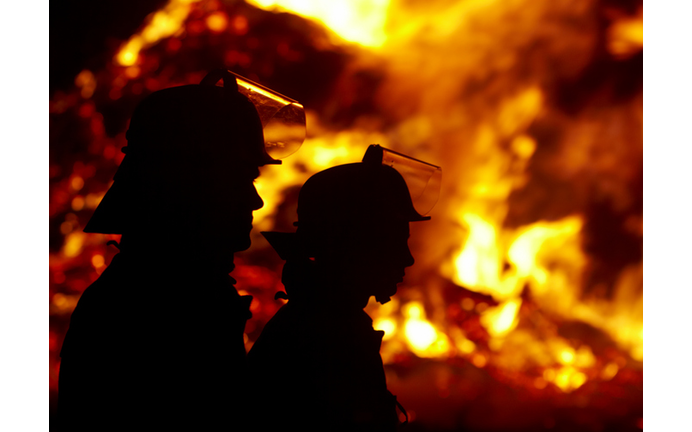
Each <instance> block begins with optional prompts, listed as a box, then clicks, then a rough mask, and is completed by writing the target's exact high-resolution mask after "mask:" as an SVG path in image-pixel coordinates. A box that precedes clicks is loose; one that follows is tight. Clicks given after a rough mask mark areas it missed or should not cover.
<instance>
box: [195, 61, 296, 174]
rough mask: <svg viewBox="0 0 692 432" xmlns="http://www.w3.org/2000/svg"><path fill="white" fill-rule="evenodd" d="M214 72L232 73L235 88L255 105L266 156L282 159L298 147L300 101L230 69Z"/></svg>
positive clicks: (214, 76) (209, 76) (210, 75)
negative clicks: (235, 84) (236, 86)
mask: <svg viewBox="0 0 692 432" xmlns="http://www.w3.org/2000/svg"><path fill="white" fill-rule="evenodd" d="M214 72H217V71H214ZM218 72H219V73H220V74H223V72H228V73H230V74H232V75H233V76H234V77H235V80H236V82H237V84H238V92H239V93H240V94H242V95H243V96H245V97H247V98H248V100H249V101H250V102H252V104H253V105H254V106H255V109H257V113H258V114H259V117H260V121H261V122H262V129H263V132H264V147H265V150H266V151H267V153H268V154H269V156H271V157H272V158H273V159H283V158H285V157H287V156H290V155H292V154H293V153H295V152H296V151H297V150H298V149H299V148H300V146H301V145H302V144H303V141H305V130H306V126H305V110H304V109H303V105H301V104H300V102H298V101H297V100H295V99H291V98H289V97H287V96H284V95H282V94H281V93H278V92H276V91H274V90H272V89H270V88H267V87H265V86H263V85H262V84H258V83H256V82H254V81H252V80H249V79H247V78H245V77H242V76H240V75H238V74H236V73H234V72H232V71H223V70H219V71H218ZM208 78H209V80H215V81H216V82H217V83H218V82H219V80H220V79H221V75H217V74H216V73H214V74H213V75H212V73H210V74H209V75H208ZM208 78H205V79H204V80H207V79H208ZM208 82H209V81H207V83H208ZM217 85H218V84H217ZM279 163H280V162H279Z"/></svg>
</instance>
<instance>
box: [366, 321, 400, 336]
mask: <svg viewBox="0 0 692 432" xmlns="http://www.w3.org/2000/svg"><path fill="white" fill-rule="evenodd" d="M372 327H373V328H374V329H375V330H382V331H384V336H383V337H382V340H389V339H391V338H392V337H393V336H394V334H395V333H396V330H397V327H396V321H394V320H393V319H391V318H379V319H377V320H375V321H374V322H373V323H372Z"/></svg>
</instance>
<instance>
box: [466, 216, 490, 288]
mask: <svg viewBox="0 0 692 432" xmlns="http://www.w3.org/2000/svg"><path fill="white" fill-rule="evenodd" d="M461 219H462V220H463V221H464V222H465V223H466V225H467V226H468V227H469V236H468V239H467V240H466V244H465V245H464V248H463V249H462V251H461V253H460V254H459V255H458V256H457V258H456V260H455V266H456V268H457V280H458V281H459V282H460V283H461V285H464V286H466V287H468V288H476V287H495V286H497V285H498V272H499V258H500V253H499V250H498V248H497V232H496V230H495V227H494V226H493V225H492V224H491V223H489V222H487V221H485V220H483V219H482V218H481V217H480V216H478V215H475V214H472V213H465V214H463V215H462V216H461Z"/></svg>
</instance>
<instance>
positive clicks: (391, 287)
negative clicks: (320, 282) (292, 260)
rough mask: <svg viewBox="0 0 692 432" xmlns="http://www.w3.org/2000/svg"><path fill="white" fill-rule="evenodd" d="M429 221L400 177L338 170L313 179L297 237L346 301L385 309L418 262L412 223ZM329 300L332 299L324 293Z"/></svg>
mask: <svg viewBox="0 0 692 432" xmlns="http://www.w3.org/2000/svg"><path fill="white" fill-rule="evenodd" d="M417 220H426V218H424V217H423V216H421V215H419V214H418V213H417V212H416V211H415V209H414V208H413V204H412V202H411V197H410V195H409V192H408V188H407V186H406V183H405V181H404V179H403V178H402V177H401V175H400V174H399V173H398V172H397V171H396V170H395V169H393V168H391V167H389V166H384V165H381V164H380V165H371V164H365V163H359V164H348V165H340V166H337V167H334V168H330V169H328V170H325V171H322V172H320V173H318V174H315V175H314V176H313V177H311V178H310V179H309V180H308V181H307V182H306V183H305V185H304V186H303V188H302V189H301V192H300V196H299V199H298V235H299V237H300V238H301V241H302V242H304V244H305V248H306V253H307V254H308V255H309V256H310V257H313V258H314V261H315V264H316V266H317V267H318V269H320V272H321V273H322V274H323V275H324V277H326V282H325V283H324V285H331V286H333V287H334V288H333V289H334V290H336V291H338V295H339V296H340V298H342V299H343V300H344V301H346V302H348V303H350V304H355V305H358V307H365V305H366V304H367V302H368V300H369V298H370V297H371V296H375V298H376V299H377V301H379V302H381V303H386V302H387V301H389V298H390V297H391V296H392V295H394V294H395V293H396V290H397V284H399V283H400V282H402V281H403V279H404V275H405V269H406V267H409V266H411V265H413V263H414V259H413V256H412V255H411V252H410V250H409V247H408V238H409V221H417ZM325 295H327V296H328V295H330V294H327V293H325Z"/></svg>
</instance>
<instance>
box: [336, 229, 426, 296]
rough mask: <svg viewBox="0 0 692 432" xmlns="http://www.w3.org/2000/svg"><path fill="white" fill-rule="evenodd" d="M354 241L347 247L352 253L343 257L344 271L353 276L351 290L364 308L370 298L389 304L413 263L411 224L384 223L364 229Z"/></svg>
mask: <svg viewBox="0 0 692 432" xmlns="http://www.w3.org/2000/svg"><path fill="white" fill-rule="evenodd" d="M369 228H372V229H369ZM352 238H353V239H354V240H355V241H354V244H353V246H352V247H346V248H344V251H345V252H347V253H348V254H349V256H348V257H344V259H345V262H346V263H347V264H346V268H345V269H344V270H345V271H347V272H349V273H350V274H349V276H348V279H350V281H351V285H352V289H353V290H354V291H355V292H357V293H358V295H359V296H360V298H359V302H360V303H361V304H363V306H364V305H365V304H367V302H368V299H369V298H370V297H371V296H375V299H376V300H378V301H380V302H381V303H386V302H387V301H389V298H390V297H391V296H393V295H394V294H396V291H397V285H398V284H399V283H401V282H403V280H404V275H405V273H406V268H407V267H410V266H412V265H413V263H414V259H413V256H412V255H411V251H410V250H409V247H408V238H409V222H408V221H406V220H402V219H399V218H392V219H390V220H385V221H381V222H380V223H379V224H376V225H373V226H371V227H367V228H366V227H363V228H362V231H361V232H360V233H359V234H356V233H354V236H353V237H352ZM349 246H350V245H349Z"/></svg>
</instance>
